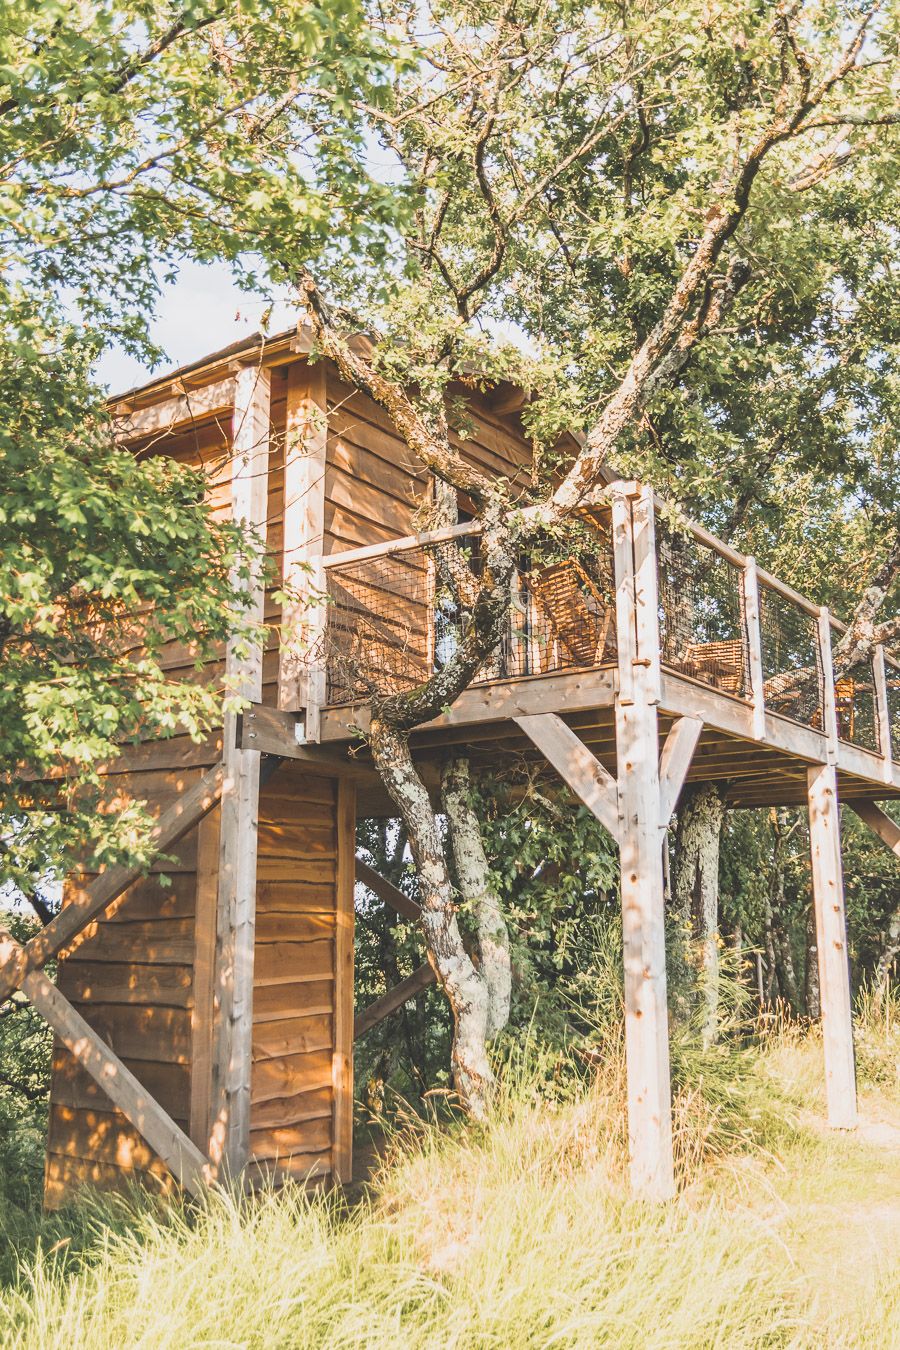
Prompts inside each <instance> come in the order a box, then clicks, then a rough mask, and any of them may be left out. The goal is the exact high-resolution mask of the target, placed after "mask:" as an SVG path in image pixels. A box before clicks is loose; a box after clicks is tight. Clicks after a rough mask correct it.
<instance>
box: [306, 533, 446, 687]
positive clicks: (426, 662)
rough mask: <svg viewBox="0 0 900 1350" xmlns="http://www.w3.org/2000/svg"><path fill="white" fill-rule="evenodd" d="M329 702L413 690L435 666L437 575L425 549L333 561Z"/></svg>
mask: <svg viewBox="0 0 900 1350" xmlns="http://www.w3.org/2000/svg"><path fill="white" fill-rule="evenodd" d="M326 593H327V609H326V615H325V638H324V648H325V650H324V658H325V671H326V693H325V698H326V702H327V703H332V704H334V703H352V702H356V701H358V700H360V699H365V698H368V697H370V696H372V695H373V694H380V695H382V696H383V695H385V694H392V693H399V692H401V691H403V690H406V689H413V688H415V686H416V685H417V684H421V683H422V681H423V680H425V679H427V678H428V675H429V674H430V672H431V670H432V668H433V623H432V602H431V593H432V581H431V577H430V574H429V568H428V566H427V559H426V557H425V553H424V550H423V549H410V550H407V551H406V552H405V553H396V554H389V555H387V556H384V557H380V558H367V559H363V560H362V561H359V562H351V563H345V564H339V565H337V566H335V567H329V568H328V570H327V572H326Z"/></svg>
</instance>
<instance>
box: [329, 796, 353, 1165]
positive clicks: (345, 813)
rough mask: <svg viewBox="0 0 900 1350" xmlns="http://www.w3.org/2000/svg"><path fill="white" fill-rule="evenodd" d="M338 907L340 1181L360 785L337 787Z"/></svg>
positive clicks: (349, 1057) (349, 1128)
mask: <svg viewBox="0 0 900 1350" xmlns="http://www.w3.org/2000/svg"><path fill="white" fill-rule="evenodd" d="M335 889H336V894H337V905H336V914H335V935H334V1057H333V1060H332V1079H331V1085H332V1110H333V1122H332V1156H331V1175H332V1178H333V1179H334V1180H335V1181H339V1182H349V1181H351V1180H352V1178H353V1008H354V999H353V994H354V981H353V975H354V954H353V943H354V919H355V905H354V896H355V891H356V784H355V782H354V781H353V779H352V778H348V777H346V776H343V777H341V778H339V779H338V785H337V874H336V887H335Z"/></svg>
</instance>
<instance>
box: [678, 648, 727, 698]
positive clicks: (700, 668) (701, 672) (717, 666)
mask: <svg viewBox="0 0 900 1350" xmlns="http://www.w3.org/2000/svg"><path fill="white" fill-rule="evenodd" d="M676 664H677V666H678V668H679V670H681V671H682V673H683V674H685V675H691V676H693V678H694V679H695V680H702V681H703V682H704V684H711V685H714V686H715V688H716V689H721V691H722V692H723V693H724V694H740V693H743V689H744V644H743V642H742V641H741V640H740V638H736V639H734V640H729V641H727V642H691V643H690V644H689V645H688V646H687V647H686V648H685V651H684V656H683V657H682V659H681V660H680V661H678V662H677V663H676Z"/></svg>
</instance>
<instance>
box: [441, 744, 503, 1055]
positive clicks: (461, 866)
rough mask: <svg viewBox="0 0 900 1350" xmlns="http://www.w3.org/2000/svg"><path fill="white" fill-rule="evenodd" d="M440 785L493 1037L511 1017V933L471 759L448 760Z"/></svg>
mask: <svg viewBox="0 0 900 1350" xmlns="http://www.w3.org/2000/svg"><path fill="white" fill-rule="evenodd" d="M441 788H442V797H443V804H444V811H445V812H446V815H447V824H448V827H449V834H450V845H451V848H452V850H453V861H454V864H455V867H456V879H457V881H458V883H459V889H460V891H461V893H462V896H463V899H464V900H465V901H466V903H467V905H468V906H469V907H470V909H471V913H472V919H473V922H474V926H475V939H476V942H477V945H478V961H479V974H480V975H481V978H482V980H483V981H484V983H485V985H486V988H487V999H488V1008H487V1029H486V1035H487V1038H488V1040H491V1038H492V1037H494V1036H496V1035H497V1033H498V1032H500V1031H502V1030H503V1028H504V1027H505V1026H506V1024H507V1022H508V1021H509V1005H510V996H511V992H512V975H511V969H510V961H509V933H508V932H507V928H506V920H505V919H504V917H503V911H502V910H501V908H500V901H499V899H498V898H497V894H496V892H495V891H494V888H493V887H492V885H491V881H490V869H489V867H488V860H487V858H486V856H485V852H484V841H483V840H482V837H481V827H480V825H479V823H478V816H477V815H476V813H475V810H474V807H473V805H472V786H471V782H470V779H469V761H468V760H467V759H465V758H462V757H453V758H451V759H450V760H449V761H448V763H447V766H446V768H445V770H444V775H443V781H442V785H441Z"/></svg>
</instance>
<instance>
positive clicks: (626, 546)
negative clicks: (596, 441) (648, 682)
mask: <svg viewBox="0 0 900 1350" xmlns="http://www.w3.org/2000/svg"><path fill="white" fill-rule="evenodd" d="M628 486H629V485H628V484H625V483H616V484H614V485H613V486H612V487H611V488H610V497H611V503H612V537H613V567H614V572H615V582H616V597H615V599H616V648H617V651H618V672H617V682H618V702H619V703H620V704H622V706H626V707H627V706H628V705H629V704H630V703H632V702H633V696H632V682H633V679H634V663H635V658H636V656H637V649H636V640H635V629H634V548H633V544H632V528H631V499H630V497H629V496H628V495H627V491H628Z"/></svg>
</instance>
